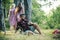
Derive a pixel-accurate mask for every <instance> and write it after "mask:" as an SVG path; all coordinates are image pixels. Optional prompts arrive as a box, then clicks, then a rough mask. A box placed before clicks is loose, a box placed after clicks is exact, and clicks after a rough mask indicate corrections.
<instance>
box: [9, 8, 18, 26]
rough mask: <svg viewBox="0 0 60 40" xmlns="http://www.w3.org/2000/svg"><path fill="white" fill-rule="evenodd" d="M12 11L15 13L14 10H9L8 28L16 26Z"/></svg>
mask: <svg viewBox="0 0 60 40" xmlns="http://www.w3.org/2000/svg"><path fill="white" fill-rule="evenodd" d="M14 11H15V8H13V9H10V10H9V13H10V16H9V23H10V26H13V25H16V23H17V21H16V16H15V14H14Z"/></svg>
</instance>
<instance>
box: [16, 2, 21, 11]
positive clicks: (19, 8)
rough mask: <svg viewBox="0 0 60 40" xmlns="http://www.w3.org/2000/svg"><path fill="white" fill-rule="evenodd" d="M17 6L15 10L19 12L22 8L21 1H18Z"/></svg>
mask: <svg viewBox="0 0 60 40" xmlns="http://www.w3.org/2000/svg"><path fill="white" fill-rule="evenodd" d="M17 7H18V11H17V12H20V11H21V10H22V6H21V3H19V4H18V6H17Z"/></svg>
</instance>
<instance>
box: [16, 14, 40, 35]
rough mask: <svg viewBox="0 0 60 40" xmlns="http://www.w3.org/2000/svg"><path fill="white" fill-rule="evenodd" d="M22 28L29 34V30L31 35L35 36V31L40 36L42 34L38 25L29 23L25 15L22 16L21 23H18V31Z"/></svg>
mask: <svg viewBox="0 0 60 40" xmlns="http://www.w3.org/2000/svg"><path fill="white" fill-rule="evenodd" d="M19 28H22V29H23V30H22V31H23V32H27V31H28V30H29V31H30V32H29V33H31V34H33V32H34V31H35V29H36V30H37V31H38V32H39V34H41V32H40V29H39V27H38V25H37V24H35V23H32V22H30V23H29V22H28V20H27V19H26V17H25V14H20V21H19V22H17V28H16V31H17V30H18V29H19Z"/></svg>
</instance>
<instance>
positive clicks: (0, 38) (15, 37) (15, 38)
mask: <svg viewBox="0 0 60 40" xmlns="http://www.w3.org/2000/svg"><path fill="white" fill-rule="evenodd" d="M52 32H53V30H51V29H49V30H42V35H39V34H35V35H30V36H28V35H23V34H19V33H16V34H15V33H12V32H10V31H7V34H6V35H3V32H1V33H0V40H60V39H54V38H53V35H52Z"/></svg>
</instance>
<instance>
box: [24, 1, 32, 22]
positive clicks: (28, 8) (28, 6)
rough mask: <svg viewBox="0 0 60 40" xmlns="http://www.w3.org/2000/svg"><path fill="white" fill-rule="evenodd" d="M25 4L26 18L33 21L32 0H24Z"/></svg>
mask: <svg viewBox="0 0 60 40" xmlns="http://www.w3.org/2000/svg"><path fill="white" fill-rule="evenodd" d="M24 6H25V14H26V18H27V19H28V21H29V22H30V21H31V6H32V2H31V0H24Z"/></svg>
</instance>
